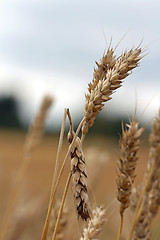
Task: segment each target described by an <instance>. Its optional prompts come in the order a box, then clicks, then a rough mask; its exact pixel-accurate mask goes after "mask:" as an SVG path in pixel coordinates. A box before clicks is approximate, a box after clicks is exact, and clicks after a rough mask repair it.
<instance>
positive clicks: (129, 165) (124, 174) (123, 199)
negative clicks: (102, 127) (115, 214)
mask: <svg viewBox="0 0 160 240" xmlns="http://www.w3.org/2000/svg"><path fill="white" fill-rule="evenodd" d="M126 126H127V129H126V130H124V128H123V127H122V138H121V139H120V158H119V159H118V161H117V166H118V169H117V188H118V191H117V199H118V200H119V201H120V214H121V215H122V214H123V212H124V211H125V209H126V208H128V207H129V205H130V195H131V191H132V185H133V182H134V179H135V168H136V164H137V160H138V156H137V152H138V150H139V145H140V137H141V134H142V132H143V130H144V129H143V128H139V123H138V122H136V121H134V120H133V121H130V124H127V125H126Z"/></svg>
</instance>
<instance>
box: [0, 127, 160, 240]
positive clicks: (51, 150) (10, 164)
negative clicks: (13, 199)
mask: <svg viewBox="0 0 160 240" xmlns="http://www.w3.org/2000/svg"><path fill="white" fill-rule="evenodd" d="M24 141H25V133H24V132H19V131H7V130H1V131H0V146H1V158H0V169H1V183H0V202H1V205H0V212H1V218H0V223H1V221H2V219H3V214H4V212H5V208H6V206H7V203H8V199H9V196H10V194H11V191H12V188H13V186H14V182H15V179H16V174H17V172H18V169H19V167H20V165H21V161H22V158H23V144H24ZM57 144H58V136H56V135H46V136H45V137H44V139H43V141H42V143H41V144H40V146H39V147H38V148H37V149H36V150H35V151H34V153H33V157H32V160H31V163H30V165H29V168H28V170H27V173H26V176H25V179H24V181H23V183H22V185H21V190H20V194H19V198H18V202H17V204H16V208H15V210H14V212H13V215H12V218H11V221H10V225H9V228H8V231H7V238H6V239H37V240H38V239H40V237H41V233H42V229H43V224H44V220H45V216H46V211H47V205H48V200H49V194H50V188H51V181H52V176H53V168H54V161H55V156H56V150H57ZM117 144H118V142H117V139H115V138H106V137H90V136H89V137H88V138H86V140H85V145H84V146H85V147H84V154H85V157H86V161H87V170H88V179H89V184H88V186H89V192H90V197H91V204H92V205H93V206H95V205H103V206H105V207H107V221H106V223H105V226H104V231H103V233H102V239H105V238H104V237H105V236H109V237H110V238H112V239H115V238H116V235H117V229H118V225H119V220H120V219H119V214H118V206H119V203H118V201H117V200H116V198H115V195H116V160H117V157H118V145H117ZM67 147H68V143H67V142H66V141H65V142H64V148H63V152H62V153H61V159H62V158H63V157H64V155H65V152H66V150H67ZM139 156H140V159H139V162H138V168H137V171H136V173H137V180H136V183H138V182H140V180H141V179H142V177H143V173H144V171H145V168H146V163H147V157H148V144H147V142H146V139H144V140H143V141H142V144H141V149H140V153H139ZM68 169H69V162H68V164H67V165H66V168H65V172H64V175H63V179H62V181H61V182H60V188H59V191H58V196H59V197H60V196H61V194H62V189H63V188H62V187H63V186H64V183H65V179H66V172H67V171H68ZM57 201H58V198H57ZM67 208H68V212H69V213H68V215H67V217H68V218H69V222H70V225H69V226H68V227H67V229H68V230H67V233H66V234H68V235H66V236H68V238H67V237H66V239H70V238H69V236H72V239H78V237H79V236H80V232H81V221H79V223H78V221H77V216H76V213H75V211H74V202H73V197H72V193H71V186H70V190H69V193H68V197H67ZM70 209H71V211H70ZM125 216H126V222H125V225H124V226H125V227H124V231H123V236H124V237H125V236H126V234H128V231H129V226H130V223H131V215H130V213H129V211H127V213H126V215H125ZM75 220H76V221H75ZM73 222H74V228H72V225H73ZM158 226H159V217H157V218H156V219H155V221H154V231H153V236H154V237H155V238H154V239H158V236H160V232H159V227H158ZM115 229H116V231H115ZM70 234H71V235H70ZM72 234H73V235H72ZM73 236H74V237H73Z"/></svg>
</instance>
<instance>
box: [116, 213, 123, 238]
mask: <svg viewBox="0 0 160 240" xmlns="http://www.w3.org/2000/svg"><path fill="white" fill-rule="evenodd" d="M122 228H123V214H121V223H120V227H119V232H118V236H117V240H120V237H121V233H122Z"/></svg>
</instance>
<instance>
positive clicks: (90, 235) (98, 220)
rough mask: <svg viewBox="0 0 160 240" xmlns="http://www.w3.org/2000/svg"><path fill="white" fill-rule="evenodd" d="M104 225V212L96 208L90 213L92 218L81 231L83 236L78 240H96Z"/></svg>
mask: <svg viewBox="0 0 160 240" xmlns="http://www.w3.org/2000/svg"><path fill="white" fill-rule="evenodd" d="M104 223H105V210H104V209H103V208H102V207H97V208H96V209H94V210H93V212H92V218H91V219H90V220H89V222H88V226H87V227H86V228H84V229H83V234H82V237H81V238H80V240H91V239H97V236H98V235H99V234H100V233H101V231H102V227H103V225H104Z"/></svg>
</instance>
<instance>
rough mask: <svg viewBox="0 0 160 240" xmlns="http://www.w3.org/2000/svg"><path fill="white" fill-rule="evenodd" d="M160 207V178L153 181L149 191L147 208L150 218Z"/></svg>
mask: <svg viewBox="0 0 160 240" xmlns="http://www.w3.org/2000/svg"><path fill="white" fill-rule="evenodd" d="M159 207H160V179H158V180H157V181H156V182H154V183H153V187H152V190H151V192H150V193H149V210H150V214H151V219H153V217H154V216H155V215H156V214H157V213H158V210H159Z"/></svg>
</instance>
